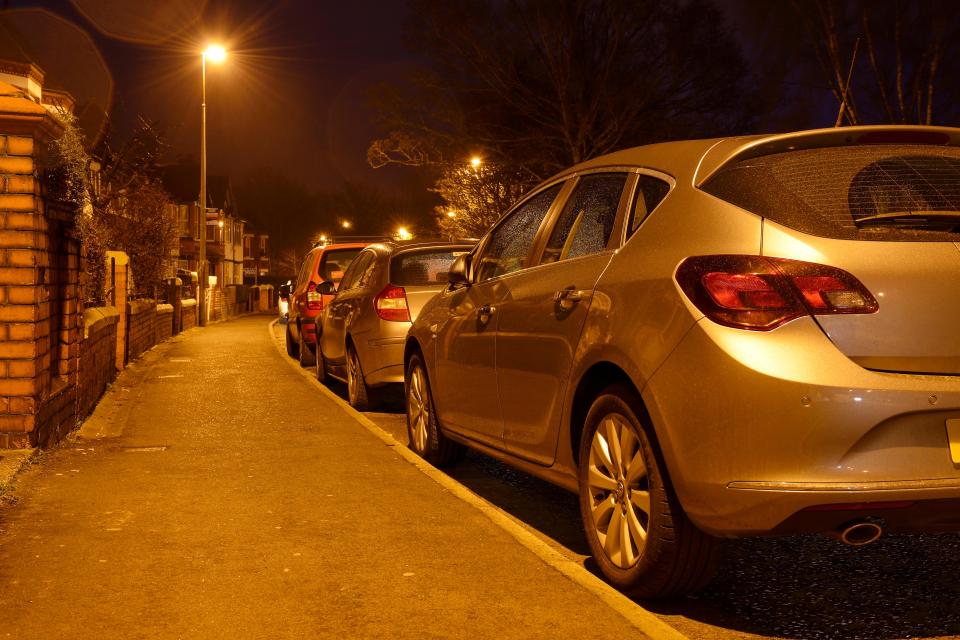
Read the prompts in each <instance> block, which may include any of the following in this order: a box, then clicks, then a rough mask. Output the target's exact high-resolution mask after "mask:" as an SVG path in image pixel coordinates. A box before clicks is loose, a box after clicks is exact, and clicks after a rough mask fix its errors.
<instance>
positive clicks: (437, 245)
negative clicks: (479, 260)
mask: <svg viewBox="0 0 960 640" xmlns="http://www.w3.org/2000/svg"><path fill="white" fill-rule="evenodd" d="M475 244H476V243H475V242H455V241H453V242H450V241H439V240H438V241H435V242H377V243H375V244H371V245H369V248H371V249H373V250H374V251H376V252H377V253H383V254H391V255H392V254H397V253H406V252H408V251H410V252H416V251H424V250H430V249H472V248H473V246H474V245H475Z"/></svg>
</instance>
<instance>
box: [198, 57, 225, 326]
mask: <svg viewBox="0 0 960 640" xmlns="http://www.w3.org/2000/svg"><path fill="white" fill-rule="evenodd" d="M226 57H227V52H226V50H225V49H224V48H223V47H221V46H219V45H215V44H212V45H210V46H208V47H207V48H206V50H205V51H204V52H203V53H202V54H201V55H200V252H199V256H198V258H197V263H198V264H197V275H198V276H199V278H200V290H199V293H198V295H197V297H198V298H199V300H197V310H198V313H199V314H200V317H199V318H198V320H197V321H198V323H199V325H200V326H201V327H205V326H206V325H207V281H208V278H207V58H209V59H210V62H213V63H214V64H219V63H221V62H223V61H224V60H225V59H226Z"/></svg>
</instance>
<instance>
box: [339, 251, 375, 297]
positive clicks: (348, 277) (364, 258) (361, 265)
mask: <svg viewBox="0 0 960 640" xmlns="http://www.w3.org/2000/svg"><path fill="white" fill-rule="evenodd" d="M375 257H376V256H375V255H374V253H373V251H365V252H364V253H361V254H360V256H359V257H358V258H356V259H354V260H353V261H352V262H351V263H350V267H349V268H347V270H346V272H344V274H343V278H342V279H341V280H340V282H339V285H338V286H337V290H338V291H346V290H348V289H354V288H357V287H362V286H363V285H362V284H361V282H360V281H361V280H363V279H364V278H363V276H364V275H365V274H366V273H367V271H368V267H369V266H370V265H372V264H373V261H374V258H375Z"/></svg>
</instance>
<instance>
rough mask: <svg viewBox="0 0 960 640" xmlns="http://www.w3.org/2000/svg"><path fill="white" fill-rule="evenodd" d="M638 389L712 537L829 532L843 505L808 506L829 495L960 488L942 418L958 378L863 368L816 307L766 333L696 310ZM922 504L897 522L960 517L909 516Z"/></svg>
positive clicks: (932, 522)
mask: <svg viewBox="0 0 960 640" xmlns="http://www.w3.org/2000/svg"><path fill="white" fill-rule="evenodd" d="M643 396H644V400H645V401H646V404H647V407H648V409H649V410H650V414H651V419H652V420H653V423H654V426H655V429H656V433H657V437H658V440H659V442H660V444H661V448H662V449H663V453H664V457H665V458H666V462H667V468H668V471H669V473H670V476H671V480H672V481H673V484H674V486H675V487H676V489H677V493H678V496H679V498H680V501H681V503H682V504H683V506H684V508H685V509H686V511H687V513H688V514H689V515H690V517H691V519H692V520H693V521H694V522H695V523H696V524H697V525H698V526H700V527H701V528H702V529H704V530H705V531H708V532H710V533H713V534H715V535H723V536H738V535H752V534H763V533H787V532H793V531H796V532H799V531H807V530H811V528H814V529H815V528H816V527H818V526H823V527H827V528H825V529H822V530H823V531H829V530H830V529H831V528H832V527H833V525H834V524H835V522H834V520H836V518H834V517H833V516H837V517H842V516H845V515H848V514H845V513H841V512H839V511H838V512H835V513H834V514H832V516H824V515H823V514H824V513H828V512H826V511H816V512H809V511H805V510H806V509H809V508H810V507H817V506H821V505H831V504H833V505H836V504H840V503H876V502H881V503H882V502H887V503H889V502H891V501H909V502H923V503H924V504H927V503H926V501H930V500H932V501H937V502H934V503H929V504H946V503H942V502H940V501H944V500H946V501H950V500H960V467H958V466H957V465H954V463H953V462H952V460H951V457H950V450H949V439H948V436H947V430H946V420H948V419H958V418H960V378H956V377H948V376H915V375H898V374H885V373H877V372H873V371H869V370H866V369H863V368H861V367H859V366H857V365H856V364H855V363H853V362H852V361H851V360H850V359H848V358H847V357H845V356H844V355H843V354H842V353H840V352H839V351H838V350H837V349H836V348H835V347H834V346H833V344H832V343H831V342H830V341H829V339H828V338H827V337H826V335H825V334H824V333H823V332H822V331H821V330H820V329H819V327H818V326H817V324H816V323H815V322H814V321H813V320H812V319H810V318H801V319H798V320H796V321H794V322H791V323H788V324H787V325H784V326H783V327H780V328H779V329H776V330H774V331H771V332H765V333H761V332H749V331H740V330H737V329H730V328H726V327H721V326H719V325H716V324H714V323H712V322H709V321H707V320H701V321H700V322H698V323H697V324H696V325H694V327H693V328H692V329H691V330H690V332H689V333H688V334H687V336H686V337H685V338H684V339H683V341H681V343H680V345H678V347H677V349H676V350H675V351H674V352H673V353H672V354H671V356H670V357H669V358H668V359H667V361H666V362H665V363H664V365H663V366H662V367H661V368H660V369H659V370H658V371H657V373H656V374H655V375H654V376H653V377H652V378H651V380H650V382H649V384H648V385H647V387H646V388H645V389H644V392H643ZM921 506H922V505H921ZM924 509H925V507H924ZM924 509H920V510H911V509H905V508H904V509H897V511H899V512H900V513H897V514H894V515H895V516H896V518H895V521H896V523H897V526H898V527H900V528H901V529H903V530H943V529H952V528H954V527H953V525H952V523H953V520H954V518H953V516H951V515H947V516H944V518H941V519H939V520H937V518H929V517H926V516H921V515H916V516H912V515H911V513H912V514H921V512H922V511H923V510H924ZM874 510H879V508H878V509H874ZM932 510H935V508H933V509H932ZM810 513H814V515H813V516H811V515H809V514H810ZM856 515H858V516H859V517H868V516H872V517H881V518H892V516H890V514H886V513H883V514H875V513H872V512H871V510H870V508H869V507H868V508H867V509H866V510H865V511H858V512H857V514H856ZM914 518H915V519H914ZM956 520H957V521H958V522H960V518H956ZM911 523H914V524H913V525H911ZM911 526H913V527H914V528H911Z"/></svg>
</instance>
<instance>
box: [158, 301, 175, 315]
mask: <svg viewBox="0 0 960 640" xmlns="http://www.w3.org/2000/svg"><path fill="white" fill-rule="evenodd" d="M157 313H173V305H172V304H167V303H165V302H161V303H160V304H158V305H157Z"/></svg>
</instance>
